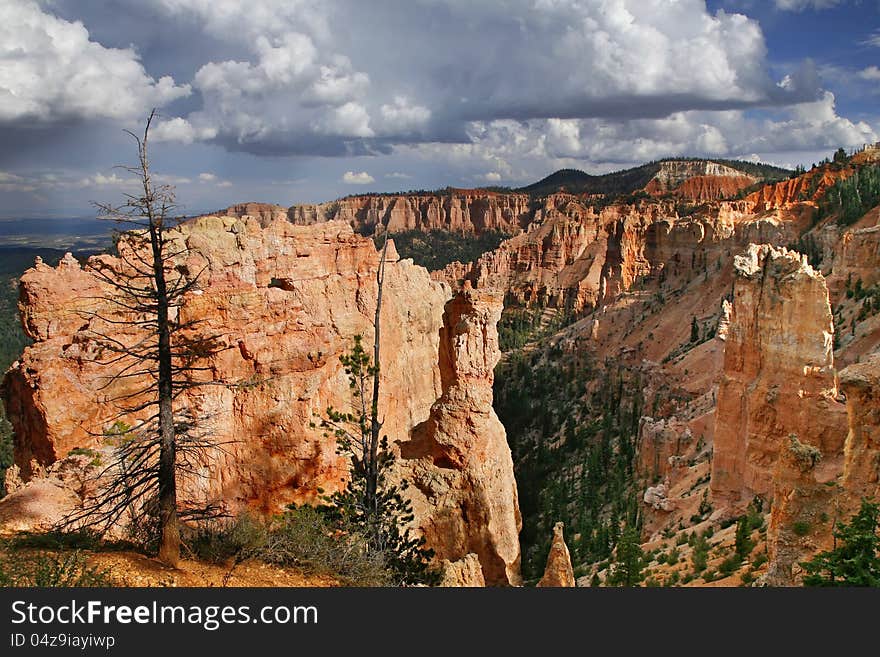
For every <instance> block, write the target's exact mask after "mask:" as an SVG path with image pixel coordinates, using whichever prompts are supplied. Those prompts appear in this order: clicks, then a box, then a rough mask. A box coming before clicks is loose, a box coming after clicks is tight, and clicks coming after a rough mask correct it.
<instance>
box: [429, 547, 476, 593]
mask: <svg viewBox="0 0 880 657" xmlns="http://www.w3.org/2000/svg"><path fill="white" fill-rule="evenodd" d="M440 586H445V587H456V588H461V587H481V586H486V580H484V579H483V569H482V567H481V566H480V558H479V557H478V556H477V555H476V554H474V553H473V552H471V553H470V554H466V555H465V556H463V557H462V558H461V559H459V560H458V561H449V559H445V560H444V561H443V579H441V580H440Z"/></svg>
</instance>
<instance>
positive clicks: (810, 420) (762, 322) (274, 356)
mask: <svg viewBox="0 0 880 657" xmlns="http://www.w3.org/2000/svg"><path fill="white" fill-rule="evenodd" d="M866 157H867V156H864V155H863V156H861V158H860V157H859V156H858V155H857V156H854V157H853V158H851V160H850V161H849V162H848V163H847V164H846V165H840V166H837V165H831V164H828V165H822V166H820V167H817V168H815V169H813V170H812V171H808V172H805V173H803V174H801V175H798V176H792V177H791V178H790V179H788V180H769V181H763V182H762V181H761V180H760V178H759V177H757V176H755V175H751V174H747V173H744V172H742V171H738V170H736V169H733V168H731V167H728V166H726V165H722V164H718V163H714V162H695V161H681V162H679V161H675V162H672V161H670V162H663V163H660V164H658V165H657V170H656V173H655V174H654V175H653V176H652V177H650V179H649V180H648V182H647V183H645V184H644V185H640V186H639V187H638V188H637V190H635V191H638V192H639V194H636V195H635V196H634V197H632V196H629V195H626V196H621V197H619V198H615V197H613V195H609V196H608V197H603V196H602V195H601V194H600V195H596V194H592V193H571V192H569V191H564V190H555V191H553V192H552V193H548V194H545V195H540V196H535V195H530V194H529V193H526V192H524V191H511V192H509V193H507V192H498V191H489V190H452V189H450V190H447V191H446V192H444V193H410V194H400V195H372V196H370V195H363V196H355V197H348V198H345V199H340V200H338V201H334V202H332V203H325V204H318V205H308V206H304V205H300V206H292V207H290V208H286V209H285V208H284V207H282V206H273V205H266V204H258V203H248V204H241V205H237V206H232V207H230V208H228V209H226V210H224V211H222V212H218V213H217V214H216V216H213V215H211V216H205V217H199V218H195V219H192V220H189V221H188V222H185V223H184V224H182V225H181V227H180V228H179V233H178V234H177V235H176V236H175V239H176V240H178V241H179V243H180V245H181V247H182V248H181V252H182V253H184V254H185V255H184V256H182V260H181V262H180V263H178V264H179V266H180V267H181V271H183V272H185V274H186V273H187V272H188V273H189V274H192V273H194V272H199V271H201V272H203V273H202V275H201V276H202V278H201V279H200V280H201V282H200V285H199V288H198V290H196V292H197V293H193V294H192V295H191V297H189V298H187V301H186V303H185V305H184V306H183V308H182V309H181V313H183V314H184V315H185V317H186V318H187V319H193V320H198V321H199V323H200V326H201V328H200V330H203V331H206V332H210V333H212V334H216V335H220V336H222V337H221V338H220V340H221V341H222V345H223V347H224V348H223V349H222V350H221V351H219V353H218V354H216V355H214V356H212V357H211V360H210V363H209V367H208V368H207V373H206V375H205V376H206V377H208V380H209V381H210V382H211V383H212V385H211V386H206V387H202V388H194V389H193V391H191V392H187V397H186V399H185V403H186V404H187V405H188V406H189V407H191V408H192V409H193V410H194V412H196V413H197V414H198V415H200V416H202V417H206V418H211V419H210V422H211V424H212V426H211V430H212V432H213V433H214V434H215V435H217V436H219V437H223V438H226V439H229V440H230V441H231V447H230V448H229V449H228V450H226V451H225V452H224V453H222V454H218V455H217V456H216V459H215V460H214V461H212V462H211V463H210V464H208V466H207V468H206V474H205V476H204V477H202V478H201V479H199V480H193V481H192V482H189V483H188V484H187V485H189V486H191V488H192V490H193V491H196V492H198V493H199V494H200V495H202V496H205V497H207V498H209V499H213V500H222V501H224V502H225V503H226V504H228V505H230V508H232V509H233V510H242V509H252V510H255V511H257V512H259V513H263V514H271V513H276V512H278V511H280V510H282V509H283V508H284V506H285V505H287V504H289V503H292V502H296V503H303V502H306V503H308V502H314V501H315V499H316V498H317V495H318V494H319V493H318V491H319V490H320V491H333V490H338V489H340V487H342V486H343V485H344V483H345V481H346V477H347V464H346V463H345V461H344V460H343V459H342V458H341V457H340V456H339V455H338V454H337V453H336V451H335V445H334V441H333V440H332V439H331V438H328V437H327V436H325V435H324V433H323V432H322V431H321V430H320V427H317V426H313V425H314V424H315V422H316V418H320V417H321V414H322V413H323V412H324V411H325V409H326V408H327V407H328V406H333V407H343V406H344V405H345V404H346V403H349V402H350V393H349V391H348V382H347V380H346V375H345V372H344V368H343V367H342V365H341V363H340V360H339V357H340V356H341V355H342V354H344V353H345V352H346V350H347V349H348V348H349V347H350V342H351V340H352V338H353V336H355V335H363V336H364V339H365V341H367V342H369V341H370V340H371V336H372V331H373V329H372V323H371V321H372V320H371V317H372V314H373V312H374V311H375V303H376V293H377V284H376V270H377V267H378V264H379V260H378V258H379V253H378V251H377V250H376V247H375V246H374V244H373V241H372V239H370V238H368V237H363V236H362V235H363V234H370V233H371V232H372V231H373V230H374V229H375V227H376V226H377V225H380V224H381V225H382V226H386V227H387V230H388V231H389V232H390V233H391V234H392V237H393V235H394V234H395V233H403V232H406V231H421V232H425V233H429V232H431V231H446V232H450V233H455V234H458V235H461V236H463V237H462V239H465V238H467V236H474V235H480V234H483V233H486V232H499V233H504V234H506V235H509V237H508V238H507V239H505V240H504V241H503V242H501V244H500V245H499V246H498V248H497V249H494V250H492V251H489V252H486V253H484V254H483V255H481V256H480V257H478V258H476V259H475V260H473V261H471V262H465V263H462V262H453V263H451V264H449V265H447V266H446V267H445V268H443V269H438V270H435V271H432V272H428V271H427V270H426V269H425V268H423V267H420V266H418V265H417V264H415V263H414V262H413V261H412V260H410V259H408V258H407V254H405V253H403V254H399V253H398V252H397V249H396V248H395V247H393V246H390V247H389V262H388V270H387V271H388V278H387V282H386V287H385V290H384V295H385V296H384V299H385V300H383V309H382V320H381V328H382V340H383V344H382V353H383V362H382V368H381V381H382V386H381V389H382V397H381V399H380V408H381V409H382V414H383V417H384V418H385V425H384V429H383V431H385V432H387V433H388V435H389V438H390V439H391V441H392V444H393V447H394V450H395V453H396V454H397V457H398V459H397V463H396V468H397V469H396V475H395V476H396V477H398V478H399V479H400V480H406V481H407V482H408V483H409V487H408V488H407V492H406V495H407V497H408V499H410V501H411V502H412V505H413V512H414V520H413V528H414V529H415V530H417V531H418V532H419V534H420V535H421V536H423V537H424V538H425V539H426V541H427V545H428V546H430V547H431V548H432V549H434V551H435V552H436V555H437V559H438V561H443V562H444V563H445V564H446V565H447V568H446V582H447V584H449V585H464V586H474V585H482V584H486V585H520V584H522V583H523V582H525V583H534V582H536V581H537V580H538V579H539V578H541V582H542V583H541V585H542V586H544V585H546V586H569V585H573V584H574V583H575V581H576V582H577V584H578V585H586V584H593V585H599V584H602V583H604V582H605V581H606V579H607V577H608V575H609V572H610V570H609V568H610V565H609V562H610V561H612V560H613V548H614V541H615V540H616V537H617V536H618V535H619V534H618V533H616V532H618V531H619V526H620V525H629V524H630V523H632V522H638V523H639V525H640V528H641V540H642V548H643V550H644V551H645V552H646V553H648V554H649V555H650V556H651V558H650V559H648V561H647V566H646V570H647V571H648V572H649V573H650V574H649V575H648V577H649V579H651V581H653V582H655V583H660V582H662V583H666V584H668V585H675V584H677V583H683V582H682V579H683V578H685V577H691V578H692V579H691V580H690V581H692V582H693V583H694V584H697V583H700V579H701V577H702V578H703V580H702V583H704V584H710V583H711V584H713V585H714V584H715V583H721V584H727V585H738V584H741V583H747V580H754V579H757V581H758V582H759V583H765V584H770V585H790V584H796V583H798V582H799V581H800V578H801V576H802V572H801V569H800V566H799V563H800V562H801V561H803V560H805V559H808V558H809V557H810V556H812V555H814V554H816V553H817V552H818V551H819V550H822V549H826V548H827V547H829V546H830V544H831V540H832V533H831V532H832V527H833V526H834V523H836V522H841V521H843V520H845V519H846V518H848V517H849V515H850V514H851V513H852V512H853V511H854V510H855V507H856V506H857V504H858V500H859V499H860V498H861V497H862V496H873V495H877V494H878V492H880V489H878V487H880V484H878V473H880V443H878V436H880V429H878V421H877V419H876V416H877V409H878V406H877V403H878V398H880V392H878V390H880V388H878V385H880V384H878V381H880V370H878V367H880V360H878V358H877V356H876V355H874V352H875V351H876V349H877V348H878V347H880V319H878V317H877V315H875V314H874V312H875V308H874V306H873V305H872V304H873V299H874V296H873V293H874V291H875V290H876V288H877V285H878V283H880V276H878V275H877V273H876V272H877V271H878V269H877V265H878V264H880V263H878V262H877V253H878V251H877V240H878V237H877V236H878V235H880V232H878V231H880V213H878V210H877V209H876V208H874V209H872V208H865V211H864V213H863V216H862V217H861V218H860V219H859V220H858V221H856V222H855V223H853V224H852V225H846V226H845V225H841V224H840V223H838V222H837V221H836V217H835V215H834V214H833V212H829V211H828V210H827V209H826V197H827V196H828V193H829V190H831V189H835V188H836V187H835V186H836V185H839V184H840V183H841V181H845V180H847V179H848V178H849V177H850V176H852V175H853V173H854V172H856V171H858V170H859V167H863V166H870V165H871V160H870V159H866ZM753 188H754V189H753ZM391 244H394V242H393V241H392V242H391ZM124 266H125V265H124V263H123V262H121V261H120V260H119V259H117V258H115V257H114V256H110V255H100V256H93V257H92V259H91V260H90V261H89V264H87V265H86V266H81V265H80V264H79V263H77V262H76V261H75V260H73V259H72V258H65V259H64V260H62V262H61V263H60V264H59V265H58V267H55V268H53V267H48V266H47V265H45V264H42V263H37V264H36V265H35V267H34V268H32V269H30V270H28V271H27V272H26V273H25V274H24V275H23V276H22V278H21V299H20V308H21V313H22V320H23V323H24V326H25V328H26V331H27V333H28V335H29V336H30V337H31V338H32V339H33V340H34V344H33V345H31V346H30V347H28V348H27V349H26V350H25V352H24V353H23V355H22V357H21V358H20V359H19V361H18V362H17V363H15V364H14V365H13V367H12V368H11V369H10V370H9V371H8V372H7V374H6V377H5V379H4V385H3V396H4V400H5V402H6V405H7V409H8V414H9V418H10V420H11V422H12V424H13V427H14V430H15V441H16V442H15V459H16V468H15V477H18V478H20V481H15V482H14V486H12V488H14V489H15V492H13V493H12V494H10V495H9V496H8V498H7V499H5V500H3V501H0V519H2V518H4V517H6V516H5V515H4V511H3V509H4V507H6V508H9V507H11V506H12V505H13V504H15V503H16V502H15V500H16V496H19V497H18V499H19V501H20V500H21V496H22V495H23V494H24V492H25V491H27V490H28V488H29V487H30V489H31V491H32V492H35V491H36V490H37V488H36V487H37V486H40V485H43V484H41V483H40V482H41V481H42V482H44V483H45V477H49V476H55V478H56V479H57V478H58V475H57V472H58V469H59V466H58V465H57V464H58V463H62V462H64V461H65V459H68V458H71V457H70V456H69V455H70V454H71V452H72V451H76V450H77V449H80V450H81V449H83V448H93V449H99V448H100V447H101V445H100V440H99V437H97V435H96V434H100V433H102V432H104V431H106V429H107V422H108V420H107V418H110V417H112V416H113V412H112V411H113V409H112V404H111V400H112V399H113V397H114V395H119V394H122V393H124V392H125V389H124V388H120V389H113V388H112V387H111V389H108V390H102V389H101V382H102V381H103V380H105V379H106V377H107V374H106V371H104V370H102V368H101V367H100V366H99V365H98V363H97V361H96V349H97V342H96V339H95V337H94V336H95V335H97V334H101V333H102V332H106V331H107V330H109V324H106V323H104V324H102V321H105V320H106V319H107V318H112V317H114V316H115V315H114V312H116V311H114V310H113V309H112V308H111V307H110V306H108V305H106V303H105V302H104V301H101V300H102V299H106V298H107V297H108V290H107V289H106V288H105V287H102V285H101V282H100V280H99V279H98V278H96V277H95V276H94V274H93V272H92V270H93V269H94V268H95V267H105V268H109V270H111V271H113V270H115V269H120V268H124ZM876 310H880V304H878V306H877V308H876ZM102 318H103V319H102ZM517 340H519V341H517ZM530 409H531V410H530ZM603 464H605V467H604V468H603ZM53 468H55V470H53ZM612 471H614V472H615V473H617V474H613V473H612ZM53 472H55V473H56V474H53ZM612 474H613V476H612ZM55 488H58V486H56V487H55ZM612 493H613V494H612ZM74 501H75V500H74ZM19 503H20V502H19ZM52 503H53V504H54V505H55V506H58V505H59V504H61V505H63V504H65V503H66V504H70V503H72V502H71V501H70V500H68V501H67V502H65V501H64V500H58V499H54V498H53V502H52ZM53 508H54V507H53ZM750 514H751V515H750ZM7 515H8V513H7ZM747 516H748V517H752V516H760V518H761V522H762V523H763V524H762V525H760V528H759V524H760V523H758V522H757V521H756V524H755V527H754V538H755V543H756V544H757V545H758V546H759V547H757V548H755V554H759V553H760V554H761V555H763V557H762V559H763V560H762V561H761V562H760V563H758V561H759V560H758V559H755V560H754V561H752V562H749V561H746V562H744V563H742V564H741V565H740V566H737V568H736V569H734V570H731V571H730V572H726V571H725V572H722V571H723V570H724V567H723V565H722V564H723V555H724V554H726V551H729V550H730V549H731V545H732V543H733V531H734V523H736V522H737V521H738V519H742V518H745V517H747ZM36 520H38V518H36V519H35V521H36ZM561 523H564V526H565V531H566V535H565V538H563V536H562V524H561ZM612 525H613V526H615V528H614V529H612ZM696 537H703V538H705V540H707V541H708V543H709V546H710V547H709V555H710V556H709V563H710V565H709V567H708V569H707V570H705V571H701V572H697V571H696V569H694V572H690V571H688V572H687V573H686V572H685V568H684V564H685V563H686V560H687V559H690V560H691V561H695V560H696V556H695V555H696V554H697V553H698V552H699V550H701V549H702V547H700V546H699V544H698V541H697V538H696ZM666 552H668V553H669V554H670V555H671V554H673V553H675V554H676V555H678V553H679V552H680V553H682V557H681V558H679V557H678V556H677V557H676V561H675V563H674V564H673V560H672V558H671V557H668V558H666V555H665V553H666ZM658 553H664V559H665V560H660V559H659V558H658ZM713 555H714V556H713ZM713 559H714V560H713ZM548 560H549V563H548ZM754 564H758V565H754ZM572 565H573V566H574V568H572ZM728 570H729V569H728ZM542 573H543V577H542ZM708 573H712V575H711V576H710V575H709V574H708ZM716 576H718V579H715V577H716Z"/></svg>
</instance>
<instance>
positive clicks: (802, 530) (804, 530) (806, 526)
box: [791, 520, 810, 536]
mask: <svg viewBox="0 0 880 657" xmlns="http://www.w3.org/2000/svg"><path fill="white" fill-rule="evenodd" d="M791 529H792V531H793V532H794V533H795V534H796V535H797V536H806V535H807V534H809V533H810V523H808V522H806V521H804V520H796V521H795V522H794V524H793V525H792V526H791Z"/></svg>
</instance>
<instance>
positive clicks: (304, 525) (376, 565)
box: [186, 506, 394, 586]
mask: <svg viewBox="0 0 880 657" xmlns="http://www.w3.org/2000/svg"><path fill="white" fill-rule="evenodd" d="M186 544H187V547H188V549H189V550H190V552H191V553H192V554H193V555H195V556H197V557H198V558H200V559H204V560H205V561H209V562H212V563H223V564H227V565H229V566H231V567H233V568H234V567H235V565H237V564H239V563H242V562H244V561H247V560H248V559H256V560H259V561H262V562H264V563H269V564H274V565H277V566H294V567H296V568H297V569H299V570H301V571H303V572H304V573H307V574H313V575H328V576H331V577H335V578H337V579H339V580H340V581H342V582H343V583H344V584H347V585H351V586H388V585H391V584H393V583H394V582H393V581H392V574H391V573H390V572H389V571H388V570H387V569H386V555H384V554H382V553H381V552H376V551H371V550H369V549H368V548H367V541H366V539H365V537H364V536H362V535H361V534H360V533H359V532H358V531H357V530H356V529H355V528H350V529H349V530H348V531H340V530H339V529H336V528H331V527H330V526H329V525H328V523H327V521H326V518H325V515H324V514H323V513H322V512H321V511H319V510H318V509H315V508H314V507H310V506H291V507H290V508H289V509H288V510H287V511H286V512H285V513H283V514H281V515H279V516H278V517H276V518H275V519H274V520H273V521H272V522H270V523H268V524H267V523H264V522H262V521H260V520H259V519H257V518H254V517H252V516H250V515H247V514H244V515H241V516H239V517H237V518H235V519H230V520H228V521H225V522H221V523H216V522H215V523H213V524H212V525H210V526H206V527H203V528H201V529H200V530H199V531H198V532H196V533H195V534H194V535H193V536H192V537H191V538H190V539H189V540H188V541H187V542H186Z"/></svg>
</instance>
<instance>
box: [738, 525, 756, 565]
mask: <svg viewBox="0 0 880 657" xmlns="http://www.w3.org/2000/svg"><path fill="white" fill-rule="evenodd" d="M751 535H752V525H751V522H750V521H749V517H748V516H742V517H741V518H740V519H739V520H737V522H736V538H735V543H734V545H735V547H736V554H737V556H738V557H739V558H740V561H745V560H746V559H748V557H749V555H750V554H751V553H752V550H753V549H754V547H755V544H754V542H753V541H752V538H751Z"/></svg>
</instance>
